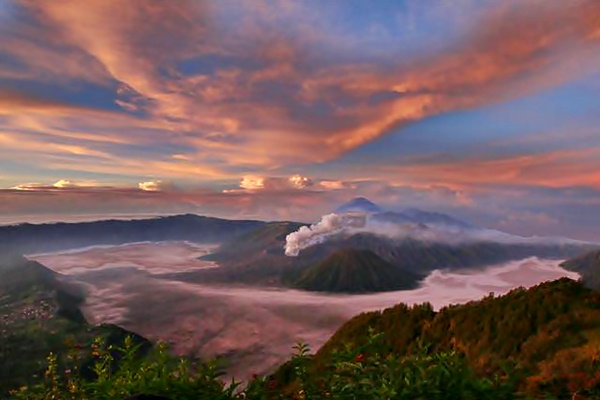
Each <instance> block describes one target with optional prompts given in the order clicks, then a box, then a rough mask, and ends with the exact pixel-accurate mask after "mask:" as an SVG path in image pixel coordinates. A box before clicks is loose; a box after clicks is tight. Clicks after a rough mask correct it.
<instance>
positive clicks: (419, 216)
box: [376, 208, 475, 229]
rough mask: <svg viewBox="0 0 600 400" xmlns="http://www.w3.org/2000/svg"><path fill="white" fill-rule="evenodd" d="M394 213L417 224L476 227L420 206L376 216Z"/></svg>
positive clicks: (464, 227) (388, 215) (389, 215)
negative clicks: (424, 209) (422, 208)
mask: <svg viewBox="0 0 600 400" xmlns="http://www.w3.org/2000/svg"><path fill="white" fill-rule="evenodd" d="M394 215H396V216H398V217H402V218H405V219H406V220H408V221H410V222H412V223H415V224H425V225H438V226H446V227H455V228H460V229H472V228H475V226H474V225H471V224H470V223H468V222H465V221H461V220H459V219H456V218H454V217H451V216H450V215H447V214H443V213H438V212H429V211H423V210H419V209H418V208H407V209H405V210H403V211H401V212H397V213H394V212H389V213H384V214H380V215H378V216H376V217H380V218H381V217H384V216H387V217H388V218H389V217H393V216H394Z"/></svg>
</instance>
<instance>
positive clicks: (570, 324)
mask: <svg viewBox="0 0 600 400" xmlns="http://www.w3.org/2000/svg"><path fill="white" fill-rule="evenodd" d="M370 331H373V332H376V333H381V334H383V345H382V346H383V347H382V349H383V353H384V355H385V354H393V355H396V356H402V355H408V354H411V353H412V352H413V351H417V350H418V348H419V347H420V346H421V345H422V344H426V345H427V346H429V349H430V350H431V351H435V352H439V351H449V350H457V351H459V352H461V353H464V354H465V355H466V357H467V359H468V361H469V363H470V364H471V365H472V366H473V367H474V368H475V369H476V371H478V373H480V374H485V375H490V374H491V373H498V372H501V371H502V365H503V364H504V365H513V366H518V368H519V369H520V370H521V371H522V373H523V374H524V377H525V376H527V377H529V378H528V379H527V380H522V381H521V384H522V385H523V387H525V386H527V385H526V384H527V383H532V384H533V383H535V385H533V386H535V387H552V388H553V390H556V391H558V392H560V391H562V390H567V386H568V385H569V382H573V381H574V380H576V379H578V378H577V377H578V376H579V377H581V376H583V377H588V378H590V379H591V378H594V377H595V376H596V374H597V373H598V371H600V293H599V292H597V291H593V290H590V289H587V288H585V287H583V286H582V285H581V283H579V282H575V281H572V280H569V279H566V278H563V279H560V280H557V281H554V282H548V283H543V284H541V285H538V286H536V287H534V288H531V289H529V290H524V289H516V290H513V291H511V292H510V293H509V294H507V295H505V296H502V297H498V298H494V297H493V296H488V297H486V298H485V299H483V300H481V301H474V302H470V303H467V304H465V305H460V306H450V307H446V308H443V309H442V310H440V311H439V312H435V311H434V310H433V309H432V308H431V306H430V305H428V304H424V305H420V306H415V307H408V306H406V305H404V304H399V305H397V306H395V307H392V308H389V309H386V310H383V311H380V312H369V313H363V314H361V315H358V316H356V317H355V318H353V319H351V320H350V321H348V322H347V323H346V324H344V325H343V326H342V327H341V328H340V329H339V330H338V331H337V332H336V333H335V334H334V335H333V336H332V337H331V339H330V340H329V341H328V342H327V343H326V344H325V345H324V346H323V347H322V348H321V350H320V351H319V352H318V353H317V354H316V357H315V361H316V365H317V366H318V365H323V364H325V363H327V362H328V361H327V360H328V359H329V358H330V357H331V356H332V354H334V352H335V351H336V349H338V350H339V349H343V348H346V347H347V346H351V347H353V348H361V346H365V345H367V342H368V341H369V337H370ZM534 377H535V378H534ZM597 378H598V385H600V376H597Z"/></svg>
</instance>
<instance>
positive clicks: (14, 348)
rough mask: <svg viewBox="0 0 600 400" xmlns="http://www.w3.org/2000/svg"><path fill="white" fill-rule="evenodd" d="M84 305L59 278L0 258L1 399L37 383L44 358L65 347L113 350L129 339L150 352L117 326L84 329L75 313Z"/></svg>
mask: <svg viewBox="0 0 600 400" xmlns="http://www.w3.org/2000/svg"><path fill="white" fill-rule="evenodd" d="M84 301H85V297H84V293H83V291H82V290H81V289H80V288H79V287H75V286H73V285H72V284H69V283H67V282H65V281H64V277H62V276H60V275H59V274H57V273H55V272H53V271H51V270H49V269H48V268H46V267H44V266H43V265H41V264H39V263H37V262H34V261H30V260H27V259H26V258H24V257H22V256H19V255H15V254H10V255H9V254H6V253H0V398H6V397H5V396H7V393H8V391H9V390H11V389H17V388H19V387H21V386H24V385H31V384H33V383H35V382H39V381H40V380H41V379H42V377H43V376H44V375H43V373H44V369H45V362H46V357H47V356H48V354H49V353H50V352H54V353H55V354H56V352H63V353H65V354H66V351H67V347H68V346H67V342H68V341H72V342H73V343H74V344H77V345H82V346H86V347H87V346H89V345H91V340H92V339H93V338H94V337H102V338H104V339H105V340H106V341H107V343H115V344H117V343H122V341H123V339H124V338H125V336H128V335H131V336H132V337H133V339H134V343H139V344H140V345H142V347H143V349H146V350H147V349H148V348H149V347H150V343H149V342H148V341H147V340H146V339H144V338H142V337H141V336H138V335H135V334H133V333H131V332H128V331H125V330H124V329H122V328H119V327H117V326H114V325H100V326H91V325H88V324H87V322H86V321H85V318H84V316H83V314H82V312H81V310H80V308H79V307H80V305H81V304H83V302H84ZM67 339H69V340H67ZM84 365H85V364H82V367H84ZM90 373H91V371H90Z"/></svg>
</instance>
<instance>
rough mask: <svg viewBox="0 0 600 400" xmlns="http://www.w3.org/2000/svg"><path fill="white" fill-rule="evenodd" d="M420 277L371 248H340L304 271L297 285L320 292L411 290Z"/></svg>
mask: <svg viewBox="0 0 600 400" xmlns="http://www.w3.org/2000/svg"><path fill="white" fill-rule="evenodd" d="M419 278H420V277H419V276H418V275H416V274H413V273H411V272H407V271H404V270H402V269H400V268H397V267H395V266H393V265H392V264H390V263H389V262H387V261H385V260H383V259H382V258H381V257H379V256H378V255H377V254H375V253H373V252H372V251H370V250H356V249H342V250H338V251H336V252H335V253H333V254H332V255H330V256H329V257H327V258H326V259H325V260H324V261H322V262H321V263H319V264H317V265H315V266H313V267H311V268H308V269H307V270H306V271H304V272H303V273H302V274H301V275H300V278H299V279H298V280H297V281H296V286H297V287H299V288H301V289H305V290H312V291H319V292H348V293H364V292H377V291H387V290H400V289H410V288H413V287H415V286H416V283H417V281H418V280H419Z"/></svg>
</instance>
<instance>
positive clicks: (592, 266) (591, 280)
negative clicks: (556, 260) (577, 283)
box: [561, 251, 600, 290]
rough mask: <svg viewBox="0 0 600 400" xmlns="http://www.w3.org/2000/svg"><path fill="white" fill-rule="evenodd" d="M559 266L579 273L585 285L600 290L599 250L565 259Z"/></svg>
mask: <svg viewBox="0 0 600 400" xmlns="http://www.w3.org/2000/svg"><path fill="white" fill-rule="evenodd" d="M561 266H562V267H563V268H565V269H568V270H571V271H575V272H577V273H579V274H580V275H581V278H582V280H583V283H584V284H585V285H586V286H588V287H591V288H593V289H596V290H600V251H591V252H588V253H586V254H583V255H581V256H579V257H576V258H573V259H571V260H567V261H565V262H564V263H562V264H561Z"/></svg>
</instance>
